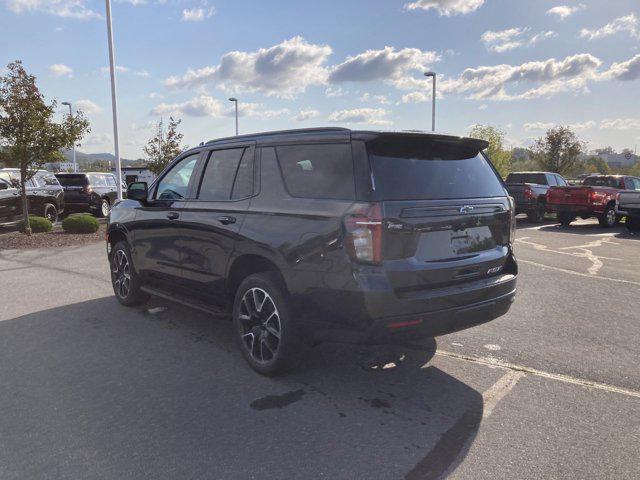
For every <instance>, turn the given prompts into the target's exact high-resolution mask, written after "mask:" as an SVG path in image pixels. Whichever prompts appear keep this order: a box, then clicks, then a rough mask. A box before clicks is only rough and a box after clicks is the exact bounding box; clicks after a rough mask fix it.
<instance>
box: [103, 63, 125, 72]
mask: <svg viewBox="0 0 640 480" xmlns="http://www.w3.org/2000/svg"><path fill="white" fill-rule="evenodd" d="M100 71H101V72H102V73H109V67H100ZM128 71H129V68H128V67H123V66H122V65H116V73H127V72H128Z"/></svg>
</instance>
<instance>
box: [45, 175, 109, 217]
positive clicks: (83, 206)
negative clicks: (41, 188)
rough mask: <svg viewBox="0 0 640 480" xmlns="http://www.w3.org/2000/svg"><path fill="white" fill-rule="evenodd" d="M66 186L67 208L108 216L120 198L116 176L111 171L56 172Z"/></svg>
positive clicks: (63, 185) (63, 186)
mask: <svg viewBox="0 0 640 480" xmlns="http://www.w3.org/2000/svg"><path fill="white" fill-rule="evenodd" d="M56 177H58V180H59V181H60V184H61V185H62V188H64V198H65V202H66V204H67V210H68V211H73V212H89V213H92V214H93V215H95V216H96V217H106V216H107V215H108V214H109V210H111V206H112V205H113V204H114V203H115V201H116V199H117V198H118V187H117V185H118V184H117V183H116V177H115V176H114V175H113V174H111V173H92V172H88V173H56Z"/></svg>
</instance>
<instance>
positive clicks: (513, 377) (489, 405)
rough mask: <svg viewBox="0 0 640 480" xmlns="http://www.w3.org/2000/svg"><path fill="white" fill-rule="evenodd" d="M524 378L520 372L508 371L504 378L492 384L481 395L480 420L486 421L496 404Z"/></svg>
mask: <svg viewBox="0 0 640 480" xmlns="http://www.w3.org/2000/svg"><path fill="white" fill-rule="evenodd" d="M522 377H524V372H523V371H520V370H509V371H508V372H507V373H505V374H504V376H502V377H500V379H499V380H498V381H497V382H496V383H494V384H493V385H492V386H491V387H490V388H489V389H488V390H487V391H485V392H484V393H483V394H482V402H483V404H484V408H483V410H482V419H483V420H484V419H486V418H488V417H489V416H491V414H492V413H493V409H494V408H496V405H498V402H500V400H502V399H503V398H504V397H505V396H506V395H507V394H508V393H509V392H510V391H511V390H512V389H513V387H515V386H516V383H518V380H520V379H521V378H522Z"/></svg>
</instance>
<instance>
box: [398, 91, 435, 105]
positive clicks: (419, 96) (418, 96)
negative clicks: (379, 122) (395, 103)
mask: <svg viewBox="0 0 640 480" xmlns="http://www.w3.org/2000/svg"><path fill="white" fill-rule="evenodd" d="M436 98H437V95H436ZM400 101H401V102H402V103H421V102H430V101H431V92H411V93H407V94H405V95H403V96H402V99H401V100H400Z"/></svg>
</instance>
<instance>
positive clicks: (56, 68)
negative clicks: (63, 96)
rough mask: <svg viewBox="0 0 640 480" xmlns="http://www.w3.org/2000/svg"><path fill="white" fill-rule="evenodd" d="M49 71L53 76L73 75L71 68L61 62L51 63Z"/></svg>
mask: <svg viewBox="0 0 640 480" xmlns="http://www.w3.org/2000/svg"><path fill="white" fill-rule="evenodd" d="M49 73H50V74H51V75H52V76H54V77H73V69H72V68H71V67H68V66H67V65H65V64H63V63H56V64H54V65H51V66H50V67H49Z"/></svg>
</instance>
